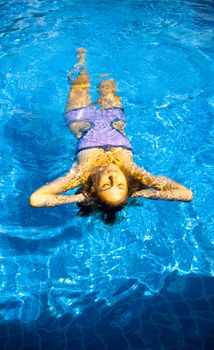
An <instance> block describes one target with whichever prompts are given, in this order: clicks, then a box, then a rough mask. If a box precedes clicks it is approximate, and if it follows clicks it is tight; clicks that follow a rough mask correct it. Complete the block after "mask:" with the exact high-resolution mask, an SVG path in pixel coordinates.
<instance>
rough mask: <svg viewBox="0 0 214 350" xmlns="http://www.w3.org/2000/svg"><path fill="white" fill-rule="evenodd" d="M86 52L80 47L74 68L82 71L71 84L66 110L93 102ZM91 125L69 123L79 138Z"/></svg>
mask: <svg viewBox="0 0 214 350" xmlns="http://www.w3.org/2000/svg"><path fill="white" fill-rule="evenodd" d="M85 54H86V50H85V49H83V48H79V49H78V55H77V57H78V59H79V60H78V62H77V64H76V65H75V68H74V70H75V69H77V70H79V71H80V73H79V75H78V76H77V77H76V79H75V80H74V82H73V84H72V85H71V88H70V91H69V96H68V102H67V107H66V112H69V111H70V110H72V109H78V108H83V107H87V106H88V105H90V103H91V99H90V95H89V88H90V81H89V77H88V74H87V71H86V70H85ZM71 75H72V72H71V73H70V77H71ZM89 127H90V124H89V123H87V122H81V121H79V122H74V123H71V124H70V125H69V128H70V130H71V132H73V133H74V134H75V135H76V137H77V138H80V137H81V136H82V133H83V132H84V131H85V130H86V129H87V128H89Z"/></svg>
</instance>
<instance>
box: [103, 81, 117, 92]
mask: <svg viewBox="0 0 214 350" xmlns="http://www.w3.org/2000/svg"><path fill="white" fill-rule="evenodd" d="M99 90H100V91H101V92H108V91H110V92H115V91H116V83H115V81H114V79H112V78H111V79H107V80H104V81H102V82H101V83H100V84H99Z"/></svg>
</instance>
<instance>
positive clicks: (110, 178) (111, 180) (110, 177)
mask: <svg viewBox="0 0 214 350" xmlns="http://www.w3.org/2000/svg"><path fill="white" fill-rule="evenodd" d="M109 180H110V183H111V186H113V176H112V175H110V176H109Z"/></svg>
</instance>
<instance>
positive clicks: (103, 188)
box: [101, 184, 111, 191]
mask: <svg viewBox="0 0 214 350" xmlns="http://www.w3.org/2000/svg"><path fill="white" fill-rule="evenodd" d="M110 188H111V185H110V184H105V185H103V186H102V187H101V191H107V190H109V189H110Z"/></svg>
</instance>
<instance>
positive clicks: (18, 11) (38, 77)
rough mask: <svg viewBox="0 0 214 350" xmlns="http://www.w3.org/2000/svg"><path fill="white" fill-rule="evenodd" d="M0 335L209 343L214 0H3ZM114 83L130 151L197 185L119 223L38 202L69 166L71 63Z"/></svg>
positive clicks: (21, 343)
mask: <svg viewBox="0 0 214 350" xmlns="http://www.w3.org/2000/svg"><path fill="white" fill-rule="evenodd" d="M0 18H1V22H0V67H1V70H0V75H1V97H0V103H1V110H0V119H1V128H0V133H1V138H0V140H1V141H0V147H1V159H2V163H1V173H0V177H1V179H0V180H1V181H0V183H1V212H0V215H1V220H0V230H1V236H0V271H1V274H0V315H1V320H0V344H1V347H0V349H3V350H11V349H12V350H13V349H15V350H30V349H31V350H37V349H42V350H46V349H51V350H61V349H63V350H64V349H65V350H70V349H74V350H79V349H84V350H85V349H86V350H90V349H99V350H102V349H104V350H110V349H111V350H118V349H119V350H120V349H124V350H125V349H131V350H132V349H133V350H140V349H147V350H153V349H157V350H159V349H160V350H161V349H167V350H199V349H200V350H201V349H203V350H208V349H213V348H214V279H213V275H214V233H213V231H214V230H213V228H214V225H213V217H214V216H213V214H214V206H213V166H214V162H213V161H214V157H213V155H214V150H213V135H214V127H213V117H214V112H213V108H214V90H213V78H214V31H213V26H214V3H213V1H212V0H205V1H202V0H189V1H185V0H184V1H181V0H173V1H170V0H156V1H154V0H120V1H119V0H108V1H107V0H102V1H99V0H90V1H89V0H86V1H83V0H79V1H74V0H62V1H60V0H55V1H54V0H53V1H48V0H7V1H3V0H2V1H0ZM80 46H81V47H86V48H87V49H88V58H87V67H88V70H89V73H90V76H91V81H92V91H91V92H92V97H93V100H94V101H96V99H97V90H96V85H97V84H98V83H99V81H100V80H99V78H98V77H97V76H98V75H99V74H102V73H109V74H110V76H111V77H113V78H114V79H115V80H116V81H117V84H118V91H119V94H120V95H121V97H122V99H123V104H124V109H125V112H126V115H127V134H128V135H129V136H130V139H131V141H132V145H133V148H134V151H135V156H134V157H135V161H136V162H137V163H138V164H139V165H141V166H144V167H145V168H146V169H147V170H149V171H150V172H152V173H154V174H162V175H165V176H168V177H171V178H173V179H175V180H177V181H178V182H181V183H183V184H185V185H186V186H187V187H190V188H191V189H192V190H193V192H194V200H193V202H191V203H178V202H164V201H149V200H143V199H141V200H135V201H130V203H129V204H128V205H127V206H126V207H125V208H124V209H123V210H122V211H121V212H120V213H118V215H117V220H116V222H115V223H114V224H113V225H109V224H106V223H105V222H104V221H103V220H102V218H101V215H100V214H99V213H96V214H93V215H91V216H89V217H81V216H79V215H78V208H77V207H76V206H75V205H66V206H62V207H57V208H41V209H35V208H31V207H30V206H29V204H28V198H29V196H30V194H31V193H32V192H33V191H34V190H36V189H37V188H38V187H40V186H41V185H43V184H44V183H47V182H50V181H52V180H53V179H55V178H57V177H59V176H61V175H63V174H64V173H65V172H67V171H68V169H69V168H70V167H71V164H72V162H73V158H74V151H75V147H76V143H75V139H74V137H73V136H71V134H70V133H69V130H68V129H67V128H66V126H65V125H64V121H63V111H64V108H65V104H66V98H67V94H68V90H69V83H68V78H67V73H68V71H69V69H71V68H72V66H73V65H74V64H75V62H76V59H75V55H76V52H75V49H76V48H77V47H80Z"/></svg>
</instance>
